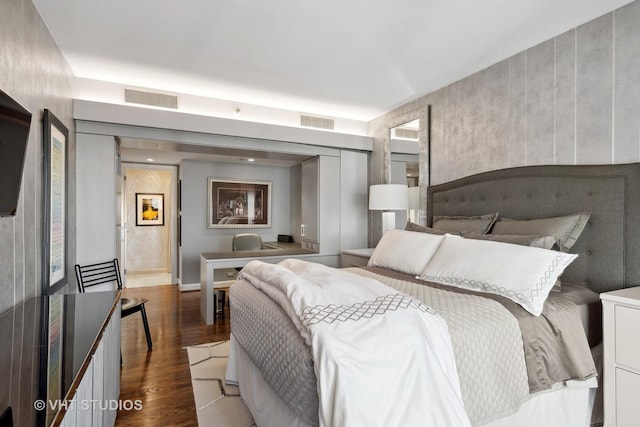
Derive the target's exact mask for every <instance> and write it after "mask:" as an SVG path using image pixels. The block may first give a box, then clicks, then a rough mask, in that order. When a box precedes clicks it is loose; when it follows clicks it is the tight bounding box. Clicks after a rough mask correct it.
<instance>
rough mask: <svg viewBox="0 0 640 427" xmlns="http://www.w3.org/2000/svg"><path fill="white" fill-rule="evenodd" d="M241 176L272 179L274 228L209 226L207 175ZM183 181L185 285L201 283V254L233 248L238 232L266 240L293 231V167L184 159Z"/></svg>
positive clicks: (183, 279) (183, 261)
mask: <svg viewBox="0 0 640 427" xmlns="http://www.w3.org/2000/svg"><path fill="white" fill-rule="evenodd" d="M210 176H211V177H217V178H237V179H257V180H265V181H271V228H235V229H233V228H223V229H218V228H207V226H206V215H207V178H208V177H210ZM180 179H181V180H182V190H183V191H182V211H181V212H182V268H181V282H182V284H183V285H189V284H194V283H200V254H201V253H203V252H215V251H230V250H231V241H232V239H233V235H234V234H236V233H246V232H250V233H258V234H260V235H261V236H262V240H263V241H271V242H273V241H275V240H277V235H278V234H291V207H290V200H291V168H289V167H273V166H261V165H242V164H237V163H212V162H203V161H197V160H184V161H183V162H182V163H181V164H180Z"/></svg>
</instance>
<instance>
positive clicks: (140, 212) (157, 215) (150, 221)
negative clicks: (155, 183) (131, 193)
mask: <svg viewBox="0 0 640 427" xmlns="http://www.w3.org/2000/svg"><path fill="white" fill-rule="evenodd" d="M136 225H164V194H163V193H136Z"/></svg>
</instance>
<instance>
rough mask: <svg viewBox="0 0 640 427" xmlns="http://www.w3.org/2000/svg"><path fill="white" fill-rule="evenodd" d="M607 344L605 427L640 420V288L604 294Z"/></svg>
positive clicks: (603, 319)
mask: <svg viewBox="0 0 640 427" xmlns="http://www.w3.org/2000/svg"><path fill="white" fill-rule="evenodd" d="M600 299H601V300H602V321H603V324H602V325H603V330H602V336H603V342H604V425H605V426H606V427H614V426H617V427H625V426H637V425H638V420H640V405H638V396H639V395H640V287H634V288H626V289H620V290H617V291H612V292H604V293H602V294H600Z"/></svg>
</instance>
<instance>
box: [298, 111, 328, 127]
mask: <svg viewBox="0 0 640 427" xmlns="http://www.w3.org/2000/svg"><path fill="white" fill-rule="evenodd" d="M300 126H304V127H308V128H317V129H328V130H333V129H334V121H333V119H325V118H324V117H314V116H306V115H304V114H301V115H300Z"/></svg>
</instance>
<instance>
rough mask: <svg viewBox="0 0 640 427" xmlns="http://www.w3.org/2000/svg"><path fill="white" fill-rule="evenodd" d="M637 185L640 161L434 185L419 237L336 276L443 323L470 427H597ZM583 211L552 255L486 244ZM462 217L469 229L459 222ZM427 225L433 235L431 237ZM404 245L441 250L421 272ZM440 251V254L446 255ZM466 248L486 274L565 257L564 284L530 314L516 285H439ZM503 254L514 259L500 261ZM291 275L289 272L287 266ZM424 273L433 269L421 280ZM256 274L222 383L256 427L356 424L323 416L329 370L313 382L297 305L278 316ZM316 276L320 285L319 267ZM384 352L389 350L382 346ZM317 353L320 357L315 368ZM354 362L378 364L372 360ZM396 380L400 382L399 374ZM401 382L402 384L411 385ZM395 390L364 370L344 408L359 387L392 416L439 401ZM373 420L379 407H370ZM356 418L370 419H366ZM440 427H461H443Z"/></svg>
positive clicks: (631, 277) (238, 306)
mask: <svg viewBox="0 0 640 427" xmlns="http://www.w3.org/2000/svg"><path fill="white" fill-rule="evenodd" d="M639 187H640V165H639V164H627V165H588V166H531V167H520V168H510V169H504V170H498V171H491V172H487V173H483V174H479V175H474V176H470V177H466V178H463V179H460V180H456V181H453V182H450V183H445V184H441V185H436V186H432V187H429V189H428V192H427V207H428V209H427V227H424V228H425V230H416V229H411V230H410V231H398V232H397V233H396V234H397V236H394V237H393V238H391V237H389V238H387V236H386V235H385V236H383V239H382V240H381V242H380V243H379V245H378V247H377V248H376V250H375V251H374V255H373V256H372V261H373V262H370V266H368V267H366V268H354V269H345V270H344V271H341V273H340V274H342V273H346V274H351V275H355V276H357V277H359V278H363V279H362V280H368V279H372V280H374V281H375V282H376V283H377V282H382V283H384V284H385V285H386V286H389V287H390V288H391V289H394V290H395V291H398V292H400V293H401V294H402V295H410V296H411V298H415V299H417V300H418V304H420V303H424V304H425V305H426V306H427V307H428V308H429V309H433V310H434V311H435V313H437V314H438V316H441V317H442V318H443V319H444V320H445V321H446V325H447V327H448V332H449V339H450V341H449V344H450V348H451V351H452V353H453V360H454V361H455V365H456V367H457V377H458V378H456V380H457V382H458V384H459V389H458V395H459V397H460V399H461V400H462V405H463V408H464V411H465V413H466V415H467V417H468V422H469V424H468V425H473V426H489V427H501V426H513V425H518V426H521V425H522V426H526V425H532V426H536V425H544V426H585V425H589V424H598V423H599V422H600V420H601V404H600V403H599V402H600V400H601V396H598V394H599V392H598V388H597V383H598V375H597V371H598V367H599V365H600V359H601V354H600V352H601V350H600V348H601V345H600V339H601V320H600V303H599V300H598V293H599V292H603V291H608V290H613V289H619V288H623V287H626V286H629V285H631V284H633V283H638V279H640V277H638V276H640V269H639V268H638V267H637V265H635V263H634V262H633V260H634V259H638V256H639V255H640V253H638V252H640V245H639V244H638V242H640V240H639V239H638V237H639V236H638V233H640V227H638V226H639V225H640V210H639V209H638V198H639V197H640V188H639ZM494 214H495V215H494ZM577 214H581V215H582V216H579V218H580V219H579V220H576V221H577V222H580V221H582V225H581V230H580V232H579V233H578V235H577V236H569V237H567V236H565V237H566V239H564V238H557V239H555V244H556V246H558V242H559V241H561V240H562V242H561V243H562V245H564V246H563V247H555V248H554V249H556V250H550V249H548V248H546V249H538V248H533V249H532V248H530V247H529V246H528V244H519V246H518V248H519V249H517V250H516V249H514V248H515V246H510V245H512V243H503V242H500V243H496V242H494V241H492V240H490V239H492V238H493V236H496V235H504V234H506V233H503V234H501V233H493V232H492V231H493V230H494V229H496V225H497V224H499V226H498V227H497V229H498V230H507V231H509V232H510V233H513V234H515V235H518V234H519V235H530V234H531V230H537V229H538V228H536V227H539V226H540V223H539V222H537V220H541V219H555V218H566V217H574V216H576V215H577ZM491 215H494V217H491ZM486 216H489V217H490V218H488V221H489V222H491V221H493V222H491V226H490V227H487V228H486V229H480V230H474V231H469V234H468V235H467V237H464V236H462V237H461V236H456V234H465V233H466V232H467V231H468V230H467V228H473V227H475V226H477V225H478V224H480V227H481V228H482V227H483V225H482V224H484V222H483V220H484V219H486V218H485V217H486ZM576 217H577V216H576ZM469 220H471V224H472V225H467V224H464V225H460V224H463V223H462V222H460V223H458V222H456V221H469ZM563 221H564V220H563ZM545 224H546V223H545ZM547 225H548V224H547ZM543 226H544V224H543ZM434 227H435V228H434ZM456 227H463V228H464V229H465V230H464V231H465V233H456V230H458V229H459V228H458V229H456ZM519 227H523V228H521V229H519ZM409 228H410V227H409ZM418 228H419V227H418ZM574 228H575V227H574ZM579 228H580V227H579ZM434 229H436V230H439V231H438V232H433V231H432V230H434ZM430 230H431V232H430ZM514 230H515V231H514ZM443 231H444V232H443ZM483 231H485V232H486V231H490V233H483ZM525 231H526V233H525ZM476 232H478V233H476ZM403 233H404V234H403ZM407 233H408V234H407ZM445 233H447V234H445ZM473 233H476V234H480V235H484V236H485V237H482V236H480V237H478V236H474V235H473ZM547 234H553V233H547ZM425 236H426V237H425ZM434 236H435V237H434ZM487 236H490V237H488V238H487ZM534 237H537V238H542V237H549V236H541V235H535V236H534ZM394 239H396V241H394ZM398 239H400V240H398ZM401 239H410V240H401ZM437 239H444V240H437ZM563 239H564V240H563ZM538 240H539V239H538ZM538 240H537V242H538V243H540V241H538ZM548 243H549V242H546V243H540V244H546V245H548ZM394 244H395V245H396V246H395V247H396V248H397V247H400V248H404V249H405V253H406V254H408V255H405V256H403V257H397V256H396V257H395V258H394V257H393V256H392V255H386V254H389V253H393V251H391V252H390V251H384V250H383V249H382V247H387V246H388V248H393V247H394ZM412 244H416V245H424V246H428V245H435V246H434V247H435V248H436V249H434V252H433V253H431V254H430V255H429V257H430V259H429V260H427V264H428V265H427V266H426V267H425V268H424V269H423V268H422V264H419V263H418V264H415V265H414V264H412V262H413V261H416V260H420V259H422V258H421V257H422V255H419V256H418V254H419V253H420V254H422V252H419V251H420V250H423V249H411V250H409V249H410V248H413V247H412V246H411V245H412ZM385 245H387V246H385ZM562 245H560V246H562ZM422 247H423V246H416V248H422ZM445 247H446V248H447V250H448V254H447V256H445V255H443V254H444V253H445V252H446V251H445V250H444V249H443V248H445ZM468 247H472V249H473V250H476V251H477V250H479V251H480V252H476V253H477V254H478V257H477V258H478V259H481V258H482V257H481V256H480V255H481V254H483V253H485V254H491V253H492V252H491V251H493V250H494V249H495V250H497V251H498V252H496V253H498V254H501V253H502V254H503V255H500V256H499V257H497V256H489V255H487V256H486V259H485V260H484V261H483V262H486V263H488V264H487V265H489V264H490V263H492V262H494V260H495V259H496V258H499V259H510V257H512V255H511V253H512V252H518V253H519V251H521V252H524V253H526V254H527V256H528V254H529V253H534V252H535V254H536V255H540V256H544V257H551V258H549V259H552V258H553V256H554V255H555V256H556V258H557V257H562V259H563V260H564V261H563V262H564V263H565V264H563V265H562V267H561V268H559V269H558V270H559V271H560V273H562V274H561V275H559V278H560V281H559V282H560V283H559V286H553V287H552V285H558V283H556V281H555V279H556V278H557V277H552V279H553V281H554V283H553V284H545V285H544V286H545V290H544V291H543V292H540V294H541V296H540V297H536V299H535V301H534V303H532V305H531V306H528V305H527V304H529V303H523V301H518V300H517V298H516V299H513V298H510V294H509V293H510V292H511V290H509V292H507V294H509V295H504V294H500V292H498V293H495V292H493V291H494V290H493V289H489V288H482V287H480V288H478V287H477V284H476V283H474V284H473V286H471V287H468V286H467V287H465V286H462V285H461V284H460V283H447V282H446V280H442V278H443V277H445V278H446V277H448V276H447V275H442V274H440V273H441V271H438V268H440V269H441V270H442V269H443V268H444V269H446V268H449V267H450V266H451V265H452V264H455V265H457V264H456V263H458V264H460V262H459V260H460V259H461V258H463V257H457V258H456V257H451V254H452V253H453V254H456V253H458V254H464V253H465V251H467V250H468V249H467V248H468ZM388 248H387V249H388ZM505 248H507V249H508V250H509V251H508V252H500V251H504V250H505ZM489 249H490V251H489ZM558 249H560V250H558ZM469 250H470V249H469ZM395 252H396V253H397V252H400V251H398V250H396V251H395ZM551 252H553V253H554V255H552V254H551ZM470 253H473V252H470ZM410 255H416V256H410ZM576 255H577V256H576ZM513 256H514V257H515V256H516V255H513ZM464 257H466V259H471V258H473V259H475V258H476V257H472V256H471V257H470V256H468V255H465V256H464ZM502 257H504V258H502ZM545 259H546V258H545ZM553 259H555V258H553ZM445 261H446V262H445ZM416 262H417V261H416ZM545 262H547V261H545ZM549 262H551V261H549ZM553 262H556V261H553ZM509 264H511V261H509ZM532 264H534V263H533V262H532ZM427 267H428V268H427ZM295 268H297V267H295V266H293V267H292V270H295ZM305 268H306V267H305ZM314 268H315V267H314ZM460 268H467V267H466V265H464V266H462V267H460ZM429 269H430V270H429ZM418 270H422V271H418ZM426 270H429V272H428V273H429V274H427V273H425V274H422V273H424V271H426ZM493 270H502V269H501V268H497V269H496V268H494V269H493ZM493 270H492V271H493ZM505 270H509V269H508V268H505ZM516 270H517V269H516ZM416 271H418V274H415V273H416ZM518 271H519V270H518ZM251 273H252V272H251V271H247V274H246V275H245V276H242V277H244V278H243V279H241V280H239V281H238V282H237V283H236V284H234V285H233V286H232V287H231V290H230V307H231V331H232V352H231V355H230V360H229V365H228V372H227V379H228V380H230V381H237V382H238V383H239V385H240V391H241V394H242V396H243V398H244V400H245V402H246V403H247V406H248V407H249V409H250V411H251V412H252V414H253V416H254V418H255V420H256V423H257V425H259V426H269V425H274V426H276V425H277V426H285V425H290V426H306V425H319V424H322V425H335V424H340V423H341V422H335V423H334V422H332V420H336V419H337V420H344V419H349V420H352V421H353V420H354V419H355V420H358V418H357V414H356V418H344V419H342V418H326V412H325V407H324V405H325V404H324V399H326V398H322V397H319V395H322V392H321V390H322V389H323V387H324V381H325V379H324V376H325V375H324V373H323V371H318V372H319V374H318V375H319V376H317V375H316V374H317V372H316V368H318V369H319V367H320V366H324V365H322V364H323V363H325V362H324V355H319V354H318V353H317V350H316V349H315V348H314V347H313V346H309V345H308V344H309V339H308V338H309V337H306V338H307V339H306V340H305V338H304V337H303V336H302V335H301V332H300V331H301V330H304V328H300V326H299V325H296V324H295V319H294V321H292V317H291V313H289V312H290V311H291V310H290V309H289V310H287V309H283V306H282V305H281V304H279V303H278V302H277V301H276V300H277V298H273V295H271V297H269V296H267V293H269V291H268V290H267V289H265V288H260V286H258V287H256V286H255V283H252V281H253V279H254V277H253V276H252V275H251ZM314 274H315V275H316V276H318V275H320V276H322V275H323V274H325V272H324V271H322V272H315V273H314ZM327 274H329V273H327ZM500 274H503V273H500ZM418 276H420V277H418ZM341 277H342V276H339V277H338V278H336V281H339V280H341V279H340V278H341ZM492 277H493V276H492ZM358 280H360V279H358ZM480 282H481V283H486V281H484V282H483V281H482V280H480ZM491 283H493V282H491ZM463 285H464V284H463ZM474 286H475V287H474ZM556 287H558V288H559V289H555V288H556ZM547 288H548V289H547ZM265 292H266V293H265ZM511 293H513V292H511ZM511 296H512V295H511ZM294 311H295V310H294ZM532 311H533V312H536V313H537V314H532ZM539 311H540V312H539ZM344 323H348V322H344ZM365 325H366V324H365ZM505 325H507V326H505ZM377 327H379V326H377ZM402 329H403V328H398V327H396V329H394V330H396V331H398V332H403V335H402V336H403V337H404V335H406V334H408V332H407V331H405V330H402ZM363 330H366V326H365V327H364V329H363ZM367 335H375V334H367ZM367 338H368V337H367ZM388 340H389V338H388V337H387V341H388ZM383 342H384V341H383ZM445 344H447V343H445ZM383 345H384V344H383ZM438 345H439V346H444V344H442V343H440V344H438ZM394 347H395V346H394ZM385 348H386V349H389V346H387V347H385ZM531 348H534V350H531ZM399 351H406V350H399ZM567 351H568V352H567ZM385 352H386V351H385ZM385 352H382V353H385ZM314 357H316V359H315V360H316V361H317V360H322V362H321V363H318V362H314ZM361 357H362V358H363V359H367V360H368V359H369V358H373V357H372V356H371V355H370V354H363V355H362V356H361ZM372 363H373V362H372ZM323 369H324V368H323ZM394 369H395V367H394ZM403 373H404V374H406V372H402V371H400V374H403ZM394 375H397V373H396V374H394ZM318 379H319V380H318ZM385 381H386V382H385ZM397 382H399V383H401V384H402V385H403V387H408V386H407V385H406V384H407V381H397ZM396 386H397V384H395V383H392V382H389V380H388V379H387V380H385V379H384V375H378V374H376V375H371V380H370V381H368V382H366V383H365V382H363V383H362V384H357V385H356V386H354V387H356V388H355V390H356V392H353V388H352V392H351V393H349V394H347V395H344V396H343V398H344V399H345V401H347V400H348V399H355V400H356V402H355V403H354V405H358V404H359V403H360V402H358V399H360V397H361V396H360V395H361V394H363V395H366V393H364V392H363V393H360V392H358V391H357V390H373V391H375V393H374V394H376V393H377V395H383V396H388V398H387V400H389V401H392V402H393V405H394V407H395V408H397V409H396V410H397V412H402V410H401V409H400V408H404V407H405V404H406V401H407V400H413V402H412V403H411V404H414V405H415V401H416V400H418V401H420V402H424V403H420V404H423V405H424V406H425V407H433V406H438V405H440V403H438V404H435V403H434V402H435V400H434V399H431V398H429V399H405V400H402V399H401V398H399V397H397V396H401V395H402V394H403V393H404V392H405V391H406V390H405V389H402V388H398V389H395V388H394V389H390V388H389V387H396ZM358 387H359V388H358ZM324 389H325V390H326V388H324ZM319 390H320V392H319ZM422 392H423V391H422V389H419V391H418V392H417V393H418V394H416V396H421V394H420V393H422ZM326 395H327V393H326V392H325V393H324V396H326ZM353 395H355V397H354V396H353ZM360 400H362V399H360ZM449 400H455V398H452V399H449ZM444 404H445V403H442V405H444ZM333 405H338V406H339V405H340V402H333ZM345 405H347V404H345ZM349 405H350V403H349ZM376 405H380V403H376ZM376 408H377V406H376ZM330 409H331V410H334V409H335V408H330ZM339 409H341V410H342V409H344V408H339ZM448 410H449V409H447V410H445V411H444V412H447V411H448ZM454 410H455V409H451V411H454ZM371 412H375V411H374V409H373V408H372V410H371ZM441 412H442V411H441ZM362 416H363V418H362V419H363V420H364V419H365V418H366V414H365V415H362ZM385 416H386V415H385ZM438 416H443V415H442V414H440V415H438ZM385 419H386V418H385ZM390 419H392V418H390ZM392 420H393V419H392ZM391 423H392V424H393V423H394V422H393V421H392V422H391ZM343 424H344V425H354V424H361V425H364V424H365V423H364V422H362V423H353V422H346V423H343ZM395 424H396V425H407V424H406V423H405V424H403V423H395ZM441 425H456V424H455V422H454V421H450V422H446V423H443V424H441Z"/></svg>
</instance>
